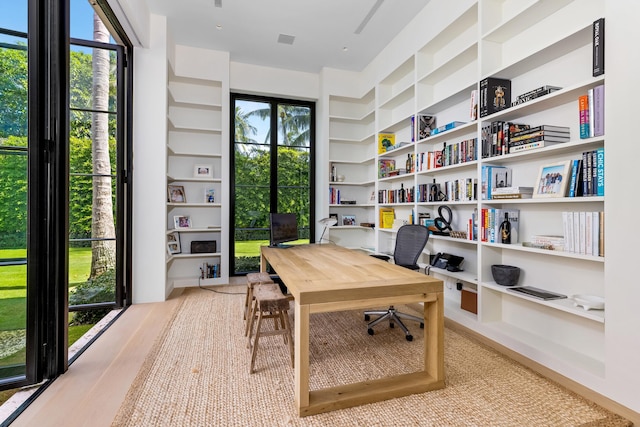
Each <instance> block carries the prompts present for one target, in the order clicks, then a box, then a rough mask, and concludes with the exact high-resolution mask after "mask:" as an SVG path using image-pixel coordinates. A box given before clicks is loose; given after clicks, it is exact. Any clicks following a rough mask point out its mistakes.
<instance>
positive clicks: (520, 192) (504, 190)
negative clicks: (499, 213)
mask: <svg viewBox="0 0 640 427" xmlns="http://www.w3.org/2000/svg"><path fill="white" fill-rule="evenodd" d="M532 196H533V187H518V186H515V187H498V188H494V189H492V190H491V198H492V199H530V198H531V197H532Z"/></svg>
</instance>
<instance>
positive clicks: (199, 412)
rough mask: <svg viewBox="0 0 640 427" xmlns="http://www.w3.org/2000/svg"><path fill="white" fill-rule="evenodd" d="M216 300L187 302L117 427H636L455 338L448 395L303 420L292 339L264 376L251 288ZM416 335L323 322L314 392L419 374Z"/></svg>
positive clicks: (450, 340)
mask: <svg viewBox="0 0 640 427" xmlns="http://www.w3.org/2000/svg"><path fill="white" fill-rule="evenodd" d="M216 290H219V291H224V292H228V293H226V294H223V293H214V292H211V291H207V290H206V289H197V288H196V289H189V290H186V291H185V292H184V293H183V294H182V295H181V296H180V299H181V301H180V303H179V305H178V307H177V308H176V311H175V313H174V315H173V319H172V320H171V321H170V322H169V324H168V326H167V328H166V330H165V331H164V332H163V333H162V334H161V335H160V337H159V338H158V341H157V342H156V343H155V345H154V348H153V350H152V351H151V353H150V354H149V356H148V357H147V360H146V361H145V363H144V364H143V366H142V368H141V370H140V373H139V374H138V376H137V378H136V379H135V381H134V383H133V384H132V386H131V388H130V390H129V392H128V394H127V396H126V398H125V401H124V403H123V405H122V406H121V408H120V409H119V411H118V414H117V415H116V417H115V419H114V421H113V424H112V425H113V426H269V427H271V426H509V427H511V426H626V425H630V423H628V422H627V421H626V420H624V419H622V418H620V417H618V416H617V415H615V414H613V413H611V412H609V411H607V410H605V409H603V408H601V407H599V406H597V405H595V404H593V403H591V402H589V401H586V400H585V399H583V398H581V397H579V396H578V395H576V394H574V393H572V392H569V391H567V390H565V389H563V388H562V387H560V386H558V385H556V384H555V383H552V382H550V381H548V380H546V379H545V378H543V377H541V376H539V375H537V374H536V373H534V372H533V371H531V370H529V369H527V368H525V367H523V366H522V365H520V364H518V363H516V362H514V361H512V360H510V359H509V358H507V357H504V356H502V355H501V354H499V353H497V352H495V351H494V350H492V349H490V348H488V347H486V346H484V345H483V344H480V343H478V342H476V341H474V340H473V339H472V338H470V337H467V336H465V335H463V334H460V333H457V332H454V331H452V330H449V329H445V339H444V343H445V369H446V370H445V372H446V388H444V389H442V390H436V391H432V392H428V393H422V394H417V395H412V396H408V397H402V398H397V399H392V400H387V401H384V402H378V403H373V404H368V405H363V406H358V407H355V408H348V409H343V410H338V411H333V412H329V413H324V414H319V415H314V416H309V417H304V418H299V417H298V415H297V411H296V408H295V405H294V401H293V369H292V367H291V360H290V358H289V354H288V349H287V346H286V345H285V344H284V343H283V340H282V337H281V336H274V337H265V338H264V339H261V340H260V346H259V352H258V356H257V362H256V369H257V371H256V372H255V373H254V374H250V373H249V363H250V354H249V353H250V351H249V349H248V348H247V340H246V338H245V337H244V329H243V328H244V325H243V321H242V309H243V303H244V287H242V286H228V287H218V288H216ZM401 308H403V309H407V307H401ZM405 311H406V310H405ZM291 320H292V321H294V319H293V304H292V310H291ZM269 325H271V323H270V322H269ZM410 329H411V330H412V331H413V334H414V337H415V338H414V341H412V342H408V341H406V340H405V339H404V337H403V335H402V332H401V331H400V330H398V329H390V328H388V325H379V326H378V327H376V334H375V335H373V336H370V335H368V334H367V331H366V323H365V322H364V320H363V317H362V311H346V312H337V313H325V314H314V315H312V316H311V331H310V334H311V338H310V353H311V356H310V360H311V366H310V372H311V374H310V387H311V389H317V388H323V387H327V386H333V385H338V384H344V383H346V382H355V381H363V380H365V379H371V378H379V377H382V376H386V375H389V374H394V373H407V372H413V371H417V370H418V369H419V366H418V364H419V360H421V359H422V357H421V354H422V351H423V350H422V346H423V337H422V333H421V332H422V331H421V330H420V329H419V328H418V326H417V325H416V324H412V325H410Z"/></svg>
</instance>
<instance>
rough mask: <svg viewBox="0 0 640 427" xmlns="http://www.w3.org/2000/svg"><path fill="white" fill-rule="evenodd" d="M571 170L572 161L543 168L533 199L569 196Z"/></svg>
mask: <svg viewBox="0 0 640 427" xmlns="http://www.w3.org/2000/svg"><path fill="white" fill-rule="evenodd" d="M570 168H571V160H565V161H562V162H557V163H552V164H549V165H544V166H541V167H540V172H539V173H538V180H537V181H536V184H535V187H534V188H535V190H534V193H533V197H534V198H538V197H564V196H565V195H566V194H567V187H568V184H569V178H570V176H569V170H570Z"/></svg>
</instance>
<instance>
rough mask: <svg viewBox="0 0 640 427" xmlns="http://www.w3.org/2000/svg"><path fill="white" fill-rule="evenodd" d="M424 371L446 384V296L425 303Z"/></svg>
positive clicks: (440, 293)
mask: <svg viewBox="0 0 640 427" xmlns="http://www.w3.org/2000/svg"><path fill="white" fill-rule="evenodd" d="M424 321H425V322H424V323H425V328H424V370H425V372H427V373H428V374H429V375H430V376H431V377H433V378H434V379H435V380H436V381H442V383H443V384H444V295H443V293H442V292H439V293H438V294H437V298H436V300H435V301H427V302H425V303H424Z"/></svg>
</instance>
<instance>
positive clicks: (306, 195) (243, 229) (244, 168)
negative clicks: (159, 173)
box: [230, 94, 315, 275]
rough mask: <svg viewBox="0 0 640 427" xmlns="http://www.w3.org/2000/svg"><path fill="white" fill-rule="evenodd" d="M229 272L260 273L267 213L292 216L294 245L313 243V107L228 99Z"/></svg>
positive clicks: (289, 102) (252, 98)
mask: <svg viewBox="0 0 640 427" xmlns="http://www.w3.org/2000/svg"><path fill="white" fill-rule="evenodd" d="M231 104H232V108H233V111H235V115H234V117H232V121H233V123H232V129H234V133H233V135H232V138H233V139H232V141H231V145H232V147H231V152H232V153H233V160H232V171H233V172H232V179H231V181H232V184H231V226H232V229H233V230H234V233H231V244H230V248H231V252H232V254H231V260H230V265H231V271H232V274H235V275H240V274H245V273H248V272H252V271H258V270H259V268H260V246H263V245H268V244H269V233H270V230H269V213H270V212H279V213H294V214H296V219H297V224H298V237H299V239H298V241H297V242H293V243H294V244H295V243H309V241H313V229H312V227H310V224H312V223H313V212H314V195H313V194H314V193H313V189H314V184H313V176H314V173H313V172H314V171H313V150H314V141H315V104H313V103H311V102H305V101H292V100H284V99H275V98H267V97H259V96H251V95H237V94H232V97H231Z"/></svg>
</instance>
